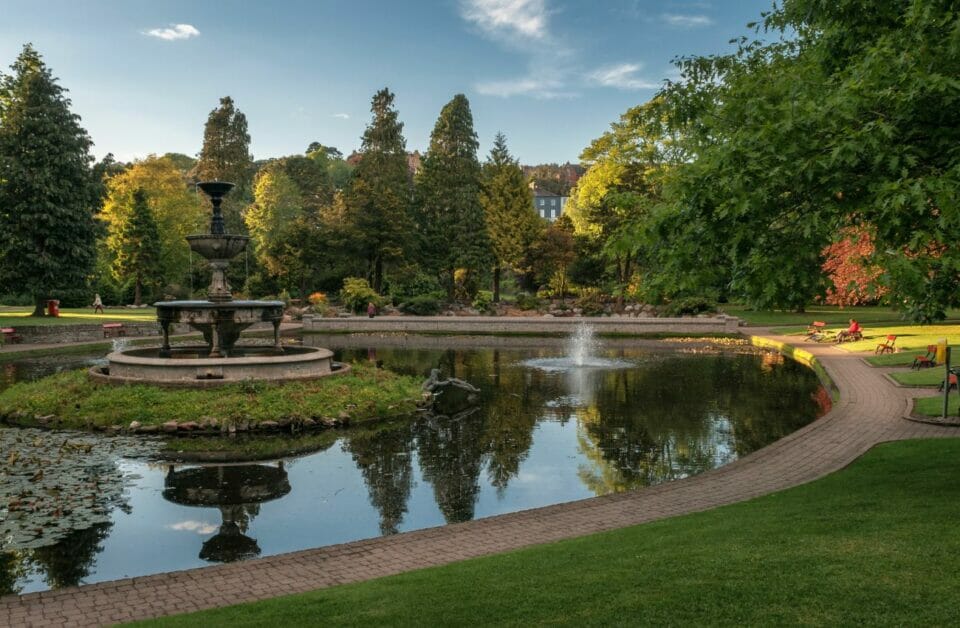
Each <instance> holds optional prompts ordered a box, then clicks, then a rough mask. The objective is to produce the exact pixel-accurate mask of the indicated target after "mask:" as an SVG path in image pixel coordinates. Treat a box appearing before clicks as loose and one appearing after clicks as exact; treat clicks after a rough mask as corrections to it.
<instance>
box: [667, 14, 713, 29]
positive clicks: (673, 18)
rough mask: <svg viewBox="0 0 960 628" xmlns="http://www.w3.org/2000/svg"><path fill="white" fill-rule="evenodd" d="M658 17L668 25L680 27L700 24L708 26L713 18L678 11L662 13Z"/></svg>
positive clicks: (691, 26) (692, 26) (694, 26)
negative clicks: (683, 13)
mask: <svg viewBox="0 0 960 628" xmlns="http://www.w3.org/2000/svg"><path fill="white" fill-rule="evenodd" d="M660 17H662V18H663V21H664V22H666V23H667V24H669V25H670V26H677V27H680V28H698V27H700V26H710V25H711V24H713V19H712V18H710V17H709V16H707V15H682V14H680V13H664V14H663V15H661V16H660Z"/></svg>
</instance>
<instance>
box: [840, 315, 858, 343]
mask: <svg viewBox="0 0 960 628" xmlns="http://www.w3.org/2000/svg"><path fill="white" fill-rule="evenodd" d="M861 338H863V334H862V333H861V330H860V323H858V322H857V321H856V320H854V319H852V318H851V319H850V326H849V327H847V328H846V329H844V330H843V331H840V332H838V333H837V342H843V341H844V340H860V339H861Z"/></svg>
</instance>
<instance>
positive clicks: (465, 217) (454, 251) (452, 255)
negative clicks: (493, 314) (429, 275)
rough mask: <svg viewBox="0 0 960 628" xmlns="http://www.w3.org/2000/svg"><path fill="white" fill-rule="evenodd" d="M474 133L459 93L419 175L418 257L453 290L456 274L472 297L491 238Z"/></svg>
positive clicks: (436, 131) (449, 105)
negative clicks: (485, 217)
mask: <svg viewBox="0 0 960 628" xmlns="http://www.w3.org/2000/svg"><path fill="white" fill-rule="evenodd" d="M478 145H479V144H478V142H477V134H476V133H475V132H474V130H473V114H472V113H471V112H470V103H469V101H468V100H467V98H466V96H464V95H463V94H457V95H456V96H454V97H453V100H451V101H450V102H449V103H447V104H446V105H444V107H443V109H442V110H441V111H440V117H439V118H438V119H437V123H436V125H435V126H434V128H433V133H432V134H431V135H430V148H429V150H428V151H427V154H426V157H425V158H424V160H423V167H422V169H421V171H420V173H419V176H418V177H417V204H418V214H417V215H418V222H419V227H420V233H421V249H422V251H423V255H422V261H423V264H424V266H425V267H426V268H427V269H429V270H431V271H433V272H434V273H436V274H437V276H438V277H439V278H440V280H441V281H442V282H443V283H445V284H446V286H447V290H448V293H449V295H450V296H451V297H452V296H453V295H454V288H455V283H454V282H455V279H454V278H455V276H456V273H457V271H458V269H459V270H461V272H462V275H463V276H462V279H461V280H460V282H461V284H462V285H463V286H464V287H465V288H466V292H467V294H466V295H464V296H470V295H471V293H472V292H475V288H474V286H475V281H476V278H477V276H478V275H479V274H480V272H481V269H482V268H483V267H484V265H485V264H487V263H488V262H489V261H490V241H489V238H488V237H487V228H486V224H485V221H484V218H483V209H482V208H481V206H480V162H479V161H478V160H477V147H478Z"/></svg>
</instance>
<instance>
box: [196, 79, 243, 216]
mask: <svg viewBox="0 0 960 628" xmlns="http://www.w3.org/2000/svg"><path fill="white" fill-rule="evenodd" d="M194 174H195V176H196V178H197V180H199V181H229V182H230V183H234V184H236V187H235V188H234V189H233V191H232V192H231V193H230V195H229V196H228V197H227V198H226V200H225V201H224V203H223V217H224V221H225V222H226V227H227V231H228V232H230V233H242V232H243V227H244V225H243V219H242V217H241V214H242V209H243V208H244V207H246V205H247V204H248V203H249V202H250V201H251V200H252V190H251V183H252V181H253V156H252V155H251V154H250V134H249V133H248V132H247V116H245V115H244V114H243V112H242V111H240V110H239V109H237V108H236V107H235V106H234V104H233V99H232V98H230V97H229V96H224V97H223V98H221V99H220V106H219V107H217V108H216V109H214V110H213V111H211V112H210V115H209V116H207V123H206V125H205V126H204V127H203V147H202V148H201V149H200V158H199V160H198V161H197V166H196V169H195V172H194Z"/></svg>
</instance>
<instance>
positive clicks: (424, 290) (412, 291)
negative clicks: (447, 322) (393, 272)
mask: <svg viewBox="0 0 960 628" xmlns="http://www.w3.org/2000/svg"><path fill="white" fill-rule="evenodd" d="M434 293H439V294H442V293H443V286H441V285H440V282H439V281H437V278H436V277H434V276H433V275H428V274H427V273H425V272H423V271H417V272H414V273H410V274H407V275H401V276H399V277H392V278H391V279H390V296H391V297H393V300H394V302H396V303H403V302H404V301H409V300H410V299H412V298H413V297H418V296H425V295H433V294H434Z"/></svg>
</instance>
